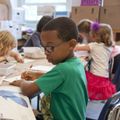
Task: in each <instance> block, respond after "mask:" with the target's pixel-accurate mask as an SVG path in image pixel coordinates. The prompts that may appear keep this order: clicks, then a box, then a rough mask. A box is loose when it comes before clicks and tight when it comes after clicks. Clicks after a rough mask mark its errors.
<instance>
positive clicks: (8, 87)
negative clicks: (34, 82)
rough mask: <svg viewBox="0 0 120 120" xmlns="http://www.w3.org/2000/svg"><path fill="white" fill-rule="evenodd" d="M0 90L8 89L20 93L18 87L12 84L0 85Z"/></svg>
mask: <svg viewBox="0 0 120 120" xmlns="http://www.w3.org/2000/svg"><path fill="white" fill-rule="evenodd" d="M0 90H9V91H13V92H17V93H21V89H20V87H17V86H13V85H5V86H0Z"/></svg>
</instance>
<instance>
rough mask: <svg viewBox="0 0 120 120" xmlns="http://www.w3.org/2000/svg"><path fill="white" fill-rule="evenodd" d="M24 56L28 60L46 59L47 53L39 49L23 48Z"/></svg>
mask: <svg viewBox="0 0 120 120" xmlns="http://www.w3.org/2000/svg"><path fill="white" fill-rule="evenodd" d="M23 51H24V56H25V57H28V58H37V59H38V58H45V57H46V56H45V53H44V51H43V49H42V48H39V47H23Z"/></svg>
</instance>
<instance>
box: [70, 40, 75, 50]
mask: <svg viewBox="0 0 120 120" xmlns="http://www.w3.org/2000/svg"><path fill="white" fill-rule="evenodd" d="M76 44H77V41H76V40H75V39H71V40H70V41H69V46H70V48H71V49H74V47H75V46H76Z"/></svg>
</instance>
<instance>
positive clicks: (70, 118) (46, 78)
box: [12, 17, 88, 120]
mask: <svg viewBox="0 0 120 120" xmlns="http://www.w3.org/2000/svg"><path fill="white" fill-rule="evenodd" d="M77 36H78V31H77V28H76V25H75V23H74V22H73V21H72V20H71V19H69V18H67V17H60V18H56V19H54V20H52V21H50V22H49V23H47V24H46V25H45V26H44V28H43V29H42V32H41V42H42V45H43V47H44V50H45V54H46V57H47V59H48V61H49V62H51V63H53V64H55V65H56V66H55V67H54V68H53V69H52V70H51V71H49V72H48V73H46V74H44V75H43V76H41V77H40V78H38V79H37V80H35V81H24V80H20V81H14V82H13V83H12V84H13V85H16V86H20V87H21V90H22V92H23V94H24V95H27V96H29V97H31V96H33V95H34V94H35V93H38V92H43V93H44V94H45V95H46V96H47V95H51V99H50V100H51V101H50V110H51V113H52V115H53V119H54V120H58V119H59V120H74V119H78V120H85V119H86V117H85V116H86V105H87V102H88V96H87V89H86V77H85V72H84V66H83V64H82V63H81V62H80V60H79V59H77V58H75V57H74V52H73V50H74V48H75V46H76V44H77Z"/></svg>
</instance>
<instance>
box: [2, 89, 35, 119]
mask: <svg viewBox="0 0 120 120" xmlns="http://www.w3.org/2000/svg"><path fill="white" fill-rule="evenodd" d="M1 90H6V89H4V88H3V89H2V88H1ZM4 94H5V93H3V96H2V95H1V96H0V115H1V118H9V119H12V120H24V119H25V120H35V116H34V114H33V111H32V108H31V105H30V103H29V99H28V98H27V97H26V96H23V95H21V94H19V93H16V92H13V93H12V94H9V90H8V94H9V95H7V97H5V96H4ZM12 97H15V98H18V99H20V100H23V101H24V102H25V106H24V105H22V104H20V102H21V101H20V102H17V101H14V100H16V99H13V98H12Z"/></svg>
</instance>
